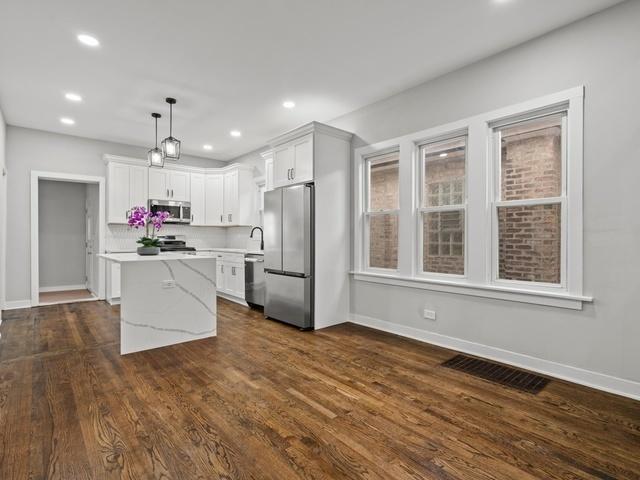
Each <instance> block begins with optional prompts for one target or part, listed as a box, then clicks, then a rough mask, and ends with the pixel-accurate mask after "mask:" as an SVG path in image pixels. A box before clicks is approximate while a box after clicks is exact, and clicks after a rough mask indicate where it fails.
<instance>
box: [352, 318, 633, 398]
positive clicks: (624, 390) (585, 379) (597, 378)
mask: <svg viewBox="0 0 640 480" xmlns="http://www.w3.org/2000/svg"><path fill="white" fill-rule="evenodd" d="M351 321H352V322H353V323H356V324H358V325H363V326H365V327H371V328H375V329H376V330H382V331H385V332H389V333H393V334H396V335H400V336H402V337H408V338H412V339H414V340H419V341H421V342H426V343H430V344H433V345H438V346H440V347H444V348H449V349H451V350H457V351H459V352H464V353H468V354H470V355H476V356H478V357H484V358H488V359H490V360H495V361H498V362H502V363H506V364H509V365H513V366H515V367H520V368H524V369H526V370H531V371H533V372H538V373H542V374H543V375H548V376H550V377H555V378H559V379H561V380H566V381H568V382H572V383H577V384H580V385H584V386H587V387H591V388H595V389H597V390H603V391H605V392H609V393H614V394H616V395H622V396H624V397H629V398H633V399H634V400H640V383H639V382H634V381H632V380H625V379H624V378H618V377H613V376H611V375H605V374H603V373H598V372H593V371H590V370H584V369H581V368H577V367H572V366H570V365H564V364H561V363H556V362H551V361H549V360H544V359H541V358H536V357H531V356H529V355H523V354H521V353H516V352H511V351H509V350H503V349H501V348H496V347H490V346H488V345H482V344H480V343H474V342H469V341H467V340H462V339H460V338H455V337H449V336H446V335H441V334H439V333H434V332H429V331H427V330H420V329H418V328H414V327H408V326H405V325H399V324H397V323H391V322H387V321H385V320H380V319H378V318H373V317H368V316H366V315H358V314H354V313H352V314H351Z"/></svg>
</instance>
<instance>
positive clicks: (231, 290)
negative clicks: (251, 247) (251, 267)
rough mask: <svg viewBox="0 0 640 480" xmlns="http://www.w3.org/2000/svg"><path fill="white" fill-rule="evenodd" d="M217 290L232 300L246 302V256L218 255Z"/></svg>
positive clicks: (220, 253) (236, 254)
mask: <svg viewBox="0 0 640 480" xmlns="http://www.w3.org/2000/svg"><path fill="white" fill-rule="evenodd" d="M216 288H217V291H218V293H221V294H223V295H225V296H227V297H233V298H231V299H232V300H244V254H242V253H223V252H218V253H216Z"/></svg>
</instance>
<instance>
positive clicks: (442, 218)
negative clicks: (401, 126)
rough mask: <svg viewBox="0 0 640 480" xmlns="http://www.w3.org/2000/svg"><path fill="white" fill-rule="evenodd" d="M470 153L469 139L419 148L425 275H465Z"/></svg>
mask: <svg viewBox="0 0 640 480" xmlns="http://www.w3.org/2000/svg"><path fill="white" fill-rule="evenodd" d="M466 149H467V138H466V135H465V136H457V137H455V138H449V139H445V140H440V141H436V142H430V143H427V144H424V145H422V146H420V148H419V160H420V166H419V171H420V177H421V181H420V199H421V200H420V205H419V207H418V209H419V211H418V222H419V227H418V231H419V233H420V236H421V237H420V238H421V242H420V243H421V246H422V248H421V249H420V252H421V260H422V261H421V262H420V264H421V266H420V268H421V269H422V272H424V273H443V274H450V275H464V273H465V255H464V251H465V247H464V245H465V210H466V187H465V185H466Z"/></svg>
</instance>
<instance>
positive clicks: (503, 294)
mask: <svg viewBox="0 0 640 480" xmlns="http://www.w3.org/2000/svg"><path fill="white" fill-rule="evenodd" d="M350 273H351V275H352V276H353V278H354V280H358V281H362V282H369V283H380V284H384V285H395V286H398V287H409V288H418V289H422V290H433V291H436V292H446V293H456V294H460V295H471V296H474V297H484V298H493V299H497V300H507V301H511V302H521V303H532V304H536V305H546V306H550V307H558V308H568V309H571V310H582V303H583V302H592V301H593V297H587V296H583V295H571V294H568V293H554V292H541V291H533V290H528V289H523V288H517V287H516V288H514V287H503V286H496V285H479V284H472V283H468V282H466V281H458V280H431V279H428V280H427V279H423V278H411V277H402V276H400V275H389V274H383V273H372V272H350Z"/></svg>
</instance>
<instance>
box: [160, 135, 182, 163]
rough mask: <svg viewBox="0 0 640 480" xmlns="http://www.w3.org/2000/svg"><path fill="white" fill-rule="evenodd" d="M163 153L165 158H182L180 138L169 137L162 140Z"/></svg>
mask: <svg viewBox="0 0 640 480" xmlns="http://www.w3.org/2000/svg"><path fill="white" fill-rule="evenodd" d="M162 154H163V155H164V158H168V159H171V160H178V159H179V158H180V140H178V139H177V138H173V137H167V138H165V139H164V140H163V141H162Z"/></svg>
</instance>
